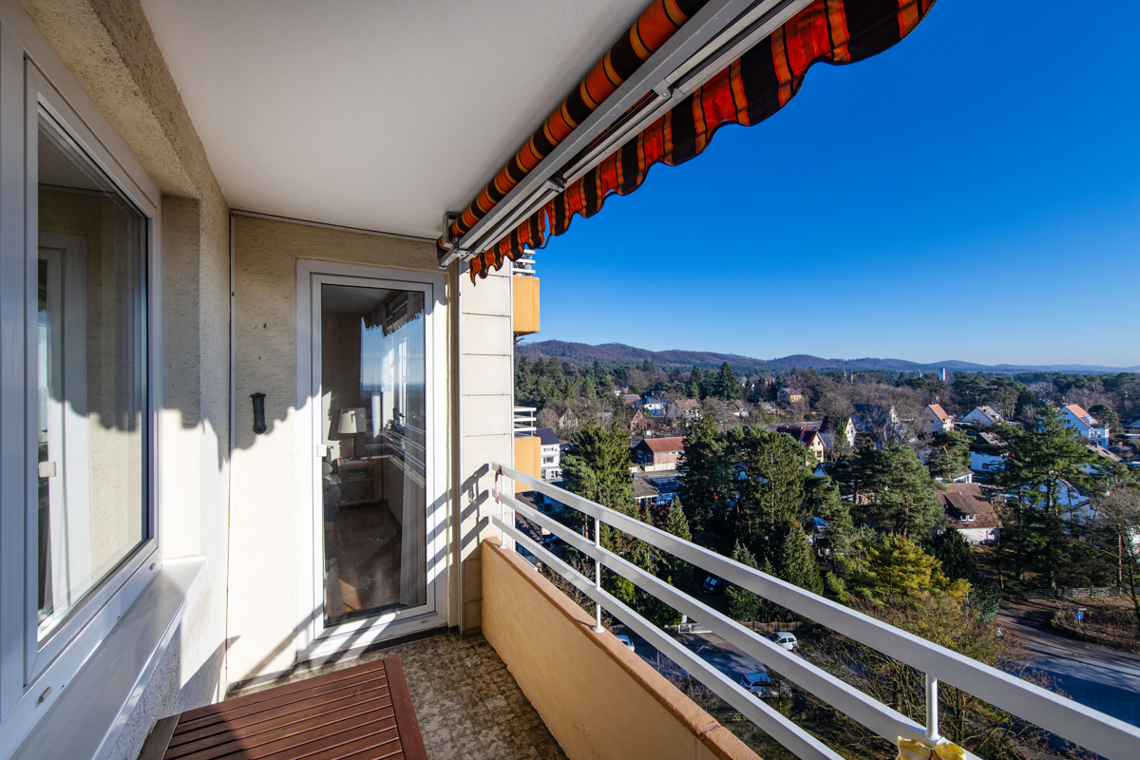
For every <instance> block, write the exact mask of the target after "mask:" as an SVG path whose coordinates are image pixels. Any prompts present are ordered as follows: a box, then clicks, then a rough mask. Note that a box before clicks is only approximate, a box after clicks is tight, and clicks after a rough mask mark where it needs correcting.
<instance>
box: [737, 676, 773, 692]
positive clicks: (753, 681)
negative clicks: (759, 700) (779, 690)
mask: <svg viewBox="0 0 1140 760" xmlns="http://www.w3.org/2000/svg"><path fill="white" fill-rule="evenodd" d="M740 685H741V686H743V687H744V688H745V689H746V690H747V691H749V692H750V693H752V694H755V695H756V696H758V697H771V696H776V689H775V688H774V685H773V683H772V677H771V676H770V675H768V674H767V673H747V674H745V675H743V676H741V677H740Z"/></svg>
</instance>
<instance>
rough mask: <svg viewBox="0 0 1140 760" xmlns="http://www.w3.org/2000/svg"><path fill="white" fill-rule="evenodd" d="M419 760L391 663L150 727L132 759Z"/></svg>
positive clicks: (407, 701) (404, 693) (408, 704)
mask: <svg viewBox="0 0 1140 760" xmlns="http://www.w3.org/2000/svg"><path fill="white" fill-rule="evenodd" d="M222 758H224V759H225V760H237V759H238V758H241V759H242V760H255V759H256V760H299V759H300V758H306V760H347V759H348V758H353V759H354V760H381V758H383V759H384V760H427V750H426V749H425V748H424V741H423V737H422V736H420V727H419V723H418V722H417V721H416V714H415V711H414V710H413V708H412V697H411V694H410V693H409V692H408V682H407V679H406V678H405V677H404V668H403V666H401V664H400V658H399V657H388V658H386V659H383V660H376V661H374V662H370V663H367V664H365V665H358V666H356V667H352V668H346V669H344V670H338V671H336V672H334V673H328V674H326V675H323V676H316V677H314V678H308V679H305V680H303V681H296V682H294V683H291V684H287V685H285V686H279V687H277V688H275V689H267V690H266V691H261V692H257V693H256V694H249V695H247V696H244V697H238V698H236V699H230V700H226V701H225V702H219V703H218V704H215V705H209V706H207V707H202V708H200V709H197V710H190V711H188V712H184V713H182V714H181V715H172V716H170V717H169V718H163V719H162V720H160V721H158V723H156V724H155V726H154V730H153V731H151V733H150V736H149V737H148V738H147V741H146V744H144V745H143V749H142V753H141V754H140V755H139V760H222Z"/></svg>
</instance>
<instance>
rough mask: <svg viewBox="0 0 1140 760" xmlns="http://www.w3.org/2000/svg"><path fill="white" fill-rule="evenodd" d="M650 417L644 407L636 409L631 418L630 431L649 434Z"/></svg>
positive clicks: (639, 434)
mask: <svg viewBox="0 0 1140 760" xmlns="http://www.w3.org/2000/svg"><path fill="white" fill-rule="evenodd" d="M649 424H650V421H649V417H647V416H646V414H645V412H644V411H643V410H642V409H637V410H636V411H634V413H633V415H632V416H631V417H630V418H629V432H630V434H632V435H636V436H645V435H648V434H649Z"/></svg>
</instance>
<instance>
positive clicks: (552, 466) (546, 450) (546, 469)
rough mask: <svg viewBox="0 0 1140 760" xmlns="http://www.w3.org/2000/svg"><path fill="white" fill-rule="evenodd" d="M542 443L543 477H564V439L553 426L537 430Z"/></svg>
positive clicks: (546, 478)
mask: <svg viewBox="0 0 1140 760" xmlns="http://www.w3.org/2000/svg"><path fill="white" fill-rule="evenodd" d="M535 432H536V434H537V435H538V438H539V441H540V443H541V445H542V479H543V480H558V479H559V478H561V477H562V441H560V440H558V436H557V435H555V434H554V430H553V429H551V428H539V429H538V430H537V431H535Z"/></svg>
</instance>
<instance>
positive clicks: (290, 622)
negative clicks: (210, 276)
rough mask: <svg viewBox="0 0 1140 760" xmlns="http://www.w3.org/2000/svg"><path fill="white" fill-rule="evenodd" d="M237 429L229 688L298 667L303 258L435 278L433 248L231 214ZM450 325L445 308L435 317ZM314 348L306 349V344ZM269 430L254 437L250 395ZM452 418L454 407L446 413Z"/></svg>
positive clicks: (302, 568) (306, 570)
mask: <svg viewBox="0 0 1140 760" xmlns="http://www.w3.org/2000/svg"><path fill="white" fill-rule="evenodd" d="M233 223H234V236H235V237H234V249H235V252H234V273H235V274H234V319H235V341H236V345H235V348H236V367H235V371H236V386H235V388H236V390H235V398H236V399H237V404H236V418H235V427H236V431H237V436H236V441H235V444H236V445H235V449H234V452H233V462H232V470H231V472H232V474H231V477H232V488H231V523H230V547H231V548H230V594H229V633H228V637H229V641H230V642H231V646H230V655H229V656H230V671H229V673H230V682H231V683H234V682H238V681H242V680H245V679H249V678H255V677H258V676H265V675H270V674H276V673H280V672H282V671H286V670H288V669H289V668H291V667H292V666H293V665H294V664H295V662H296V660H297V646H296V638H295V636H296V629H297V623H298V606H299V599H298V589H299V586H300V582H301V579H300V577H299V575H298V573H312V572H313V568H312V567H309V565H308V563H307V562H305V563H303V564H304V566H302V562H301V560H300V558H299V556H298V551H297V541H298V533H297V531H298V529H299V527H300V526H298V524H297V515H298V512H297V504H298V493H297V476H296V472H297V469H296V468H297V467H298V462H297V448H296V446H297V438H296V437H297V429H298V425H297V423H298V419H297V410H296V409H295V408H294V398H295V397H296V361H297V345H296V342H297V341H296V319H297V314H296V311H297V286H296V282H297V260H298V259H314V260H319V261H335V262H341V263H347V264H366V265H372V266H378V267H386V268H392V269H405V270H412V271H428V272H438V271H439V270H438V269H437V267H436V258H435V251H434V248H433V247H432V246H431V244H428V243H417V242H412V241H407V240H397V239H393V238H388V237H381V236H377V235H365V234H359V233H352V232H345V231H340V230H333V229H327V228H322V227H314V226H311V225H302V224H292V223H289V222H282V221H271V220H266V219H260V218H253V217H247V216H235V217H234V222H233ZM439 318H440V319H443V320H444V322H445V324H446V323H447V314H446V311H445V312H444V313H443V314H440V315H439ZM302 348H303V350H308V347H307V346H305V347H302ZM255 392H260V393H264V394H265V416H266V424H267V425H268V426H269V430H268V431H267V432H266V433H264V434H262V435H255V434H254V433H253V407H252V404H251V403H250V400H249V396H250V394H251V393H255ZM445 413H447V414H450V410H448V411H447V412H445Z"/></svg>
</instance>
